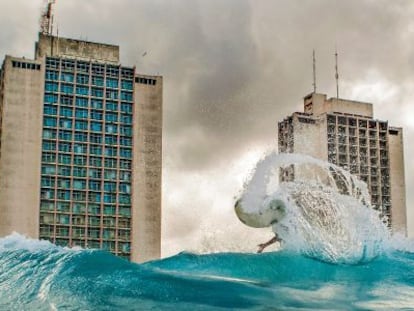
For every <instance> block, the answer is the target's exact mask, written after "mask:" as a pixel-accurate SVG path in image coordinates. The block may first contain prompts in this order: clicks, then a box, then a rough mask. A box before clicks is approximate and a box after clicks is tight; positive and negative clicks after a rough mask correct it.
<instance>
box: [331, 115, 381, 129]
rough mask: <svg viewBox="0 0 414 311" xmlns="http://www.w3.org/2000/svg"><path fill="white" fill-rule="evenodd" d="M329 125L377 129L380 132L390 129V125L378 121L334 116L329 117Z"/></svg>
mask: <svg viewBox="0 0 414 311" xmlns="http://www.w3.org/2000/svg"><path fill="white" fill-rule="evenodd" d="M327 119H328V123H331V124H335V123H337V124H340V125H349V126H351V127H356V126H357V125H358V127H360V128H371V129H377V127H378V128H379V130H380V131H386V130H387V128H388V123H387V122H383V121H376V120H368V119H356V118H352V117H346V116H334V115H328V116H327Z"/></svg>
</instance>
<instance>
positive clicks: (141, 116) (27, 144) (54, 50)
mask: <svg viewBox="0 0 414 311" xmlns="http://www.w3.org/2000/svg"><path fill="white" fill-rule="evenodd" d="M162 83H163V82H162V77H160V76H147V75H141V74H138V73H137V72H136V70H135V67H127V66H122V65H121V64H120V60H119V47H118V46H114V45H108V44H100V43H93V42H87V41H80V40H72V39H66V38H59V37H56V36H52V35H50V34H48V33H47V32H46V33H40V34H39V40H38V42H36V47H35V57H34V59H27V58H24V57H23V58H19V57H13V56H6V57H5V60H4V62H3V65H2V68H1V72H0V236H5V235H9V234H11V233H12V232H14V231H15V232H18V233H21V234H25V235H27V236H29V237H32V238H39V239H45V240H49V241H51V242H53V243H55V244H57V245H61V246H75V245H78V246H81V247H85V248H99V249H105V250H108V251H110V252H111V253H113V254H115V255H117V256H120V257H123V258H125V259H127V260H132V261H135V262H142V261H146V260H150V259H155V258H159V257H160V235H161V172H162V171H161V169H162V166H161V160H162V159H161V154H162V153H161V151H162V88H163V86H162Z"/></svg>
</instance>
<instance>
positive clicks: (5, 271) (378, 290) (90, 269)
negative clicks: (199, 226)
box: [0, 235, 414, 310]
mask: <svg viewBox="0 0 414 311" xmlns="http://www.w3.org/2000/svg"><path fill="white" fill-rule="evenodd" d="M401 243H402V242H401ZM0 267H1V270H0V310H225V309H229V310H272V309H273V310H278V309H291V310H298V309H320V310H322V309H325V310H332V309H335V310H349V309H375V310H389V309H393V308H390V306H394V307H395V308H410V307H413V306H414V290H413V286H414V254H413V253H411V252H408V251H407V250H404V251H395V250H394V251H391V250H390V251H389V252H386V253H384V254H383V255H381V256H379V257H377V258H376V259H375V260H373V261H371V262H368V263H363V264H358V265H345V264H330V263H326V262H323V261H319V260H316V259H314V258H309V257H306V256H303V255H300V254H298V253H295V252H290V251H279V252H275V253H265V254H240V253H218V254H209V255H197V254H193V253H188V252H183V253H180V254H178V255H176V256H173V257H170V258H166V259H162V260H158V261H152V262H148V263H145V264H141V265H138V264H134V263H130V262H128V261H125V260H123V259H120V258H117V257H115V256H113V255H111V254H110V253H107V252H104V251H99V250H81V249H76V250H72V249H67V248H61V247H57V246H54V245H52V244H50V243H48V242H44V241H36V240H30V239H26V238H24V237H22V236H18V235H13V236H9V237H6V238H4V239H0ZM395 308H394V309H395Z"/></svg>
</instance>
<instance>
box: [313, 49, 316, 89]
mask: <svg viewBox="0 0 414 311" xmlns="http://www.w3.org/2000/svg"><path fill="white" fill-rule="evenodd" d="M313 92H314V93H316V57H315V49H313Z"/></svg>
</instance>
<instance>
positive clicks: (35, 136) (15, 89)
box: [0, 57, 44, 238]
mask: <svg viewBox="0 0 414 311" xmlns="http://www.w3.org/2000/svg"><path fill="white" fill-rule="evenodd" d="M12 60H15V61H19V62H24V63H28V62H30V63H34V62H33V61H27V60H25V59H16V58H11V57H6V59H5V62H4V89H3V91H4V93H3V102H2V105H3V110H2V113H3V115H2V131H1V157H0V198H1V200H0V236H5V235H8V234H10V233H12V232H13V231H17V232H19V233H21V234H25V235H28V236H30V237H32V238H38V235H39V200H40V160H41V146H42V139H41V134H42V114H43V76H44V68H43V66H42V67H41V70H32V69H24V68H13V66H12ZM36 63H37V64H39V63H40V62H36Z"/></svg>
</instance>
